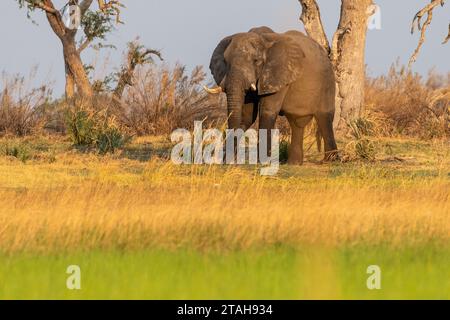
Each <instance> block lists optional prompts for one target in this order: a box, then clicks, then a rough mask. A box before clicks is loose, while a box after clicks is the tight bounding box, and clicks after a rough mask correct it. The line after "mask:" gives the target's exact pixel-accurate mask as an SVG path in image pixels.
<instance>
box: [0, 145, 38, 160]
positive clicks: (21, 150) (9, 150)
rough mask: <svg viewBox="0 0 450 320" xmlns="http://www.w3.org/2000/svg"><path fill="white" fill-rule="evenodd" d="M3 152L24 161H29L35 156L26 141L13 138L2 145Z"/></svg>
mask: <svg viewBox="0 0 450 320" xmlns="http://www.w3.org/2000/svg"><path fill="white" fill-rule="evenodd" d="M1 154H3V155H4V156H8V157H14V158H17V159H19V160H20V161H22V162H23V163H25V162H27V161H28V160H30V159H31V158H32V157H33V154H32V151H31V149H30V147H29V146H28V145H27V144H26V143H22V142H16V141H14V140H11V142H7V143H6V144H2V146H1Z"/></svg>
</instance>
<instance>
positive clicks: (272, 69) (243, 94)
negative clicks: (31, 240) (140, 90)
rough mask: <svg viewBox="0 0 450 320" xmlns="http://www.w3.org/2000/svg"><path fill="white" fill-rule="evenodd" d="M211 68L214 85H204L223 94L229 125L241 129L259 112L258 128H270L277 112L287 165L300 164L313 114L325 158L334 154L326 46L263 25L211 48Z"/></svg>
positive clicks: (332, 101)
mask: <svg viewBox="0 0 450 320" xmlns="http://www.w3.org/2000/svg"><path fill="white" fill-rule="evenodd" d="M210 70H211V73H212V75H213V77H214V80H215V82H216V83H217V85H218V86H217V87H216V88H214V89H208V88H206V89H207V90H208V91H209V92H210V93H219V92H225V93H226V95H227V106H228V116H229V117H228V127H229V129H243V130H244V131H246V130H248V129H249V128H250V127H251V126H252V125H253V124H254V123H255V122H256V119H257V117H258V115H259V129H266V130H268V131H270V130H272V129H274V127H275V122H276V120H277V117H278V116H279V115H281V116H286V118H287V119H288V121H289V125H290V127H291V132H292V136H291V144H290V147H289V150H288V154H289V156H288V163H289V164H293V165H301V164H303V159H304V155H303V139H304V131H305V127H306V126H307V125H308V124H309V123H310V121H311V120H312V119H313V118H315V119H316V121H317V124H318V131H319V132H320V135H321V136H322V137H323V140H324V142H325V158H324V161H332V160H335V159H337V158H338V151H337V145H336V141H335V137H334V131H333V120H334V114H335V91H336V82H335V75H334V71H333V66H332V64H331V61H330V59H329V58H328V54H327V52H326V50H325V49H324V48H323V47H321V46H320V45H319V44H318V43H317V42H316V41H314V40H313V39H312V38H310V37H308V36H306V35H304V34H303V33H301V32H299V31H288V32H286V33H275V32H274V31H273V30H272V29H270V28H268V27H259V28H253V29H251V30H250V31H249V32H245V33H237V34H234V35H232V36H228V37H226V38H224V39H223V40H222V41H221V42H220V43H219V45H218V46H217V47H216V49H215V50H214V53H213V55H212V58H211V63H210ZM268 139H270V135H269V137H268Z"/></svg>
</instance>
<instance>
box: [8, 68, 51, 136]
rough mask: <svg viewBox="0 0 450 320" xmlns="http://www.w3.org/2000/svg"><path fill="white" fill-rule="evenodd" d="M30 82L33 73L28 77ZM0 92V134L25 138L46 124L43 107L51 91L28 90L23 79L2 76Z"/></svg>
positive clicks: (42, 89) (43, 88)
mask: <svg viewBox="0 0 450 320" xmlns="http://www.w3.org/2000/svg"><path fill="white" fill-rule="evenodd" d="M29 77H30V79H31V80H29V81H28V82H31V81H32V79H33V73H32V74H31V75H30V76H29ZM2 78H3V79H2V81H3V89H2V90H1V91H0V134H2V135H6V134H11V135H15V136H25V135H30V134H33V133H36V132H37V131H40V130H42V128H43V127H44V125H45V123H46V114H45V105H46V103H48V100H49V97H50V94H51V91H50V89H48V88H47V87H46V86H42V87H39V88H30V87H29V85H28V83H27V82H26V81H25V78H24V77H20V76H17V75H16V76H13V77H8V76H7V75H6V74H3V76H2Z"/></svg>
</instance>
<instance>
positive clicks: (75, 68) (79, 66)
mask: <svg viewBox="0 0 450 320" xmlns="http://www.w3.org/2000/svg"><path fill="white" fill-rule="evenodd" d="M43 3H44V5H45V6H46V8H45V9H44V10H45V12H46V16H47V20H48V22H49V24H50V27H51V28H52V30H53V32H54V33H55V34H56V36H57V37H58V38H59V39H60V40H61V43H62V46H63V52H64V65H65V70H66V71H65V72H66V97H68V98H72V97H73V96H74V91H75V86H76V88H77V90H78V93H79V94H80V95H81V96H83V97H87V98H90V97H92V96H93V89H92V85H91V83H90V82H89V79H88V76H87V74H86V71H85V70H84V66H83V62H82V60H81V56H80V52H79V51H78V50H77V46H76V41H75V36H76V33H77V30H76V29H75V30H71V29H68V28H66V26H65V25H64V22H63V20H62V18H61V14H60V13H59V12H58V11H57V10H54V6H53V3H52V1H50V0H45V2H43ZM91 3H92V0H85V1H83V3H82V9H83V10H84V11H85V10H87V8H88V7H89V5H90V4H91ZM82 13H83V12H82Z"/></svg>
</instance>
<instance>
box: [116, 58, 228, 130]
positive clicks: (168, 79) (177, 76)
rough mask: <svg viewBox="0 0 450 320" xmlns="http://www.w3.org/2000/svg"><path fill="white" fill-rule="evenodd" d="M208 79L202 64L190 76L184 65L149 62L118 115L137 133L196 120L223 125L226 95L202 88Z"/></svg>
mask: <svg viewBox="0 0 450 320" xmlns="http://www.w3.org/2000/svg"><path fill="white" fill-rule="evenodd" d="M205 78H206V75H205V73H204V72H203V70H202V68H201V67H196V68H194V70H193V71H192V73H191V75H187V74H186V68H185V67H183V66H180V65H176V66H175V67H173V68H170V67H167V66H156V65H147V66H146V67H144V68H140V69H139V70H137V72H136V76H135V80H134V85H133V86H132V87H129V88H128V89H127V91H126V93H125V95H124V98H123V102H122V104H121V107H120V110H119V112H116V113H115V114H116V115H117V118H118V119H119V121H120V122H121V123H122V124H123V125H124V126H125V127H126V128H127V129H128V130H129V131H131V132H133V133H134V134H136V135H161V134H170V133H171V132H172V131H173V130H174V129H177V128H188V129H192V126H193V124H194V121H196V120H199V121H202V120H205V126H210V125H211V124H212V123H215V124H221V123H223V122H224V120H226V117H227V115H226V106H225V99H224V95H220V96H212V95H208V94H206V93H205V92H204V91H203V89H202V87H201V84H202V83H203V82H204V80H205Z"/></svg>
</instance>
